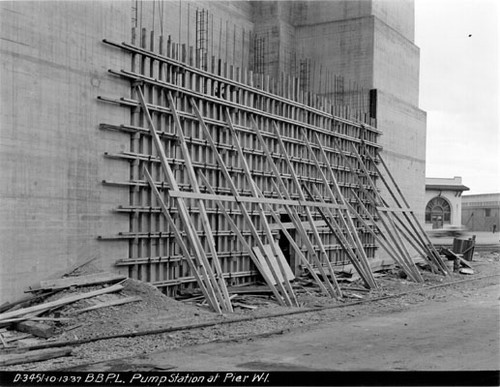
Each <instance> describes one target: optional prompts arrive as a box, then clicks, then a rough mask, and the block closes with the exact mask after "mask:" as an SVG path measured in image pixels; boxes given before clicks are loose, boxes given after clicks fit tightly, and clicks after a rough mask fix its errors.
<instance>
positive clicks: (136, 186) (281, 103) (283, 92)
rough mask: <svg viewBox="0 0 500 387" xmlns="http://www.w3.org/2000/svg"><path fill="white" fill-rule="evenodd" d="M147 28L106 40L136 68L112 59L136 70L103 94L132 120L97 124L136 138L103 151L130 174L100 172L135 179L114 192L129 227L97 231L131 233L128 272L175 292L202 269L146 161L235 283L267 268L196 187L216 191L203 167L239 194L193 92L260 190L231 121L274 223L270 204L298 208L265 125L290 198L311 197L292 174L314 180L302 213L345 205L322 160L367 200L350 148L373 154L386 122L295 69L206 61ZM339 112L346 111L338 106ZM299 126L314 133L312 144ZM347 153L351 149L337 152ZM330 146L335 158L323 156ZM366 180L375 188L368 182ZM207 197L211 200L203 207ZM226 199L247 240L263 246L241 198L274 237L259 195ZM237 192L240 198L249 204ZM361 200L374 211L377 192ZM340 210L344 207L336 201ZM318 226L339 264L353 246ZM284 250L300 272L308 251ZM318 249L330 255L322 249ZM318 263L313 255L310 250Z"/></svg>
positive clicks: (232, 159) (242, 183) (221, 191)
mask: <svg viewBox="0 0 500 387" xmlns="http://www.w3.org/2000/svg"><path fill="white" fill-rule="evenodd" d="M146 36H147V34H146V31H144V30H143V31H142V34H141V39H140V42H139V43H137V44H126V43H115V42H110V41H107V40H104V43H106V44H108V45H110V46H112V47H114V48H119V49H121V50H123V51H125V52H127V53H129V54H130V56H131V66H130V69H110V70H109V72H110V74H112V75H114V76H117V77H119V78H121V79H124V80H127V81H129V82H130V84H131V94H130V95H129V96H114V97H103V96H101V97H99V99H101V100H103V101H106V102H112V103H116V104H119V105H121V106H123V107H126V108H128V109H130V122H129V123H102V124H101V129H103V130H119V131H124V132H127V133H130V149H128V150H126V151H122V152H119V153H116V152H112V150H110V152H108V153H106V157H110V158H115V159H120V160H123V161H125V162H129V163H130V179H129V180H128V181H109V180H106V181H104V184H107V185H113V186H116V187H122V189H127V188H128V189H129V192H130V200H129V203H117V208H116V211H118V212H122V213H128V214H129V216H130V228H129V230H123V232H122V233H120V234H119V235H105V236H101V239H103V240H106V239H123V240H127V241H128V243H129V255H128V257H123V258H121V259H118V261H117V262H116V264H117V265H119V266H125V267H127V268H128V274H129V276H130V277H131V278H136V279H140V280H142V281H147V282H150V283H152V284H154V285H155V286H157V287H160V288H163V289H164V291H165V292H166V293H167V294H174V293H175V292H176V291H177V290H178V289H179V288H180V287H189V286H195V285H196V278H195V276H193V273H192V271H191V268H190V266H189V264H188V262H187V261H186V257H185V255H184V254H183V252H182V251H181V249H180V247H179V244H178V243H176V239H175V234H174V230H172V228H171V227H170V225H169V223H168V222H167V221H166V219H165V217H164V216H163V215H162V210H161V208H160V204H159V202H158V200H157V198H156V197H155V194H154V192H153V190H152V189H151V186H150V184H148V181H147V180H146V177H145V175H144V168H146V169H147V171H149V173H150V175H151V178H152V181H153V182H154V185H155V187H156V188H157V190H158V191H159V192H160V194H161V195H162V196H163V200H164V202H165V204H166V206H167V207H168V211H169V213H170V214H171V216H172V219H173V221H174V223H175V226H176V227H177V228H178V230H179V232H180V234H181V236H183V237H186V230H185V227H184V226H183V223H182V222H181V220H180V216H179V212H180V211H181V210H182V209H180V208H179V207H178V203H179V201H178V200H177V198H176V196H175V195H177V197H178V196H179V195H181V196H182V200H184V203H185V204H186V207H187V209H188V211H189V216H190V218H191V222H192V225H193V227H194V229H195V230H196V233H197V235H198V237H199V239H200V241H201V243H202V245H203V247H204V250H205V252H206V254H207V258H208V259H209V260H213V253H215V252H216V255H217V261H218V263H219V264H220V267H221V269H222V272H223V276H224V278H225V279H226V282H227V283H228V284H229V285H237V284H243V283H247V282H251V281H254V280H255V279H257V278H259V273H258V271H257V270H256V268H255V266H254V264H253V263H252V261H251V259H250V257H249V254H248V252H247V251H246V250H245V249H244V248H243V247H242V244H241V241H240V240H238V239H237V238H236V237H235V233H234V231H233V230H232V229H231V227H230V226H229V224H228V222H227V218H226V217H225V216H224V214H223V213H222V212H221V210H220V208H219V207H218V206H217V204H216V202H215V201H214V200H208V199H206V197H205V199H203V200H200V198H199V197H197V196H196V195H195V193H196V190H195V188H196V185H198V186H199V188H200V191H201V192H202V193H207V192H208V190H207V185H206V184H203V181H202V179H201V178H200V176H199V174H200V173H201V174H203V175H204V176H205V177H206V179H207V181H208V182H209V184H210V186H211V187H212V188H213V190H214V194H215V195H232V197H233V199H234V194H233V193H232V191H231V186H230V183H229V182H228V181H227V178H226V177H225V176H224V173H223V171H222V169H221V165H220V162H218V161H217V159H216V154H215V152H214V150H213V148H212V147H211V146H210V144H209V141H208V139H207V136H206V134H205V133H204V131H203V130H202V127H201V123H200V119H199V117H197V116H196V114H195V111H194V109H193V106H192V104H193V103H195V104H196V107H197V108H198V110H199V113H200V115H201V117H202V120H203V121H204V124H205V125H206V128H207V129H208V132H209V135H210V137H211V138H212V139H213V141H214V142H215V146H216V148H217V151H218V154H219V155H220V156H221V158H222V160H223V163H224V164H225V166H227V170H228V172H229V174H230V176H231V181H232V183H234V185H235V187H236V189H237V191H238V195H240V196H241V197H242V198H243V199H244V198H250V197H255V195H254V193H252V192H253V191H252V186H251V185H250V184H251V183H249V180H248V178H247V177H246V175H245V170H244V168H243V166H242V160H241V158H240V157H239V154H238V152H237V149H236V147H235V143H234V139H233V138H232V134H231V132H230V130H229V129H230V128H229V121H231V122H232V124H233V127H234V129H235V132H236V134H237V138H238V140H239V143H240V144H241V148H242V152H243V154H244V157H245V160H246V163H247V164H248V167H249V169H250V172H251V176H252V178H253V181H254V182H255V184H256V186H257V187H258V190H259V191H261V192H262V194H263V196H264V197H265V198H268V199H273V200H275V201H274V202H273V201H272V200H270V201H269V203H271V204H270V207H265V208H264V213H265V217H266V219H267V222H268V223H269V224H270V225H271V226H273V225H276V219H275V218H273V217H272V216H271V215H272V214H271V209H270V208H272V211H275V212H276V213H278V214H280V217H281V221H282V222H284V223H286V222H290V219H289V217H288V215H287V213H286V209H285V206H284V205H283V203H280V202H279V200H278V199H280V198H281V195H282V194H284V192H278V190H277V188H276V187H277V186H276V182H277V179H276V175H275V173H273V170H272V168H270V165H269V160H268V158H266V153H265V150H264V147H263V145H262V143H261V142H260V141H259V138H258V136H257V132H258V133H259V134H260V135H261V136H262V137H263V141H264V142H265V144H266V146H267V148H268V149H269V151H270V152H271V154H272V159H273V160H274V163H275V165H276V166H277V168H278V169H279V171H280V175H281V178H282V179H283V182H284V184H285V185H286V187H287V194H288V195H289V200H290V201H295V202H297V203H298V201H300V200H302V201H303V200H304V199H303V198H301V197H300V192H299V191H298V189H297V186H296V185H295V184H294V179H293V177H294V176H293V175H295V176H296V177H297V179H298V181H299V182H300V184H302V185H303V186H304V187H305V188H306V189H307V192H312V195H313V197H312V198H311V197H309V198H308V199H306V200H308V201H309V205H305V206H304V205H303V206H300V205H295V206H294V208H295V209H296V210H297V211H298V213H299V215H300V217H301V219H302V220H304V221H305V220H307V219H306V212H305V211H306V208H307V209H308V211H310V212H311V214H312V217H313V218H314V219H315V220H318V221H320V220H321V219H322V217H321V213H320V212H319V211H318V208H317V207H316V206H314V205H311V204H310V203H311V202H315V203H320V202H321V201H322V200H324V201H325V203H326V204H324V205H328V203H330V207H329V208H328V209H329V210H332V211H333V212H335V211H339V210H338V209H337V208H336V207H335V206H334V205H333V202H332V198H331V197H330V196H329V194H328V189H327V187H325V185H324V183H323V182H324V178H323V179H322V177H321V173H320V171H319V170H318V167H317V165H318V163H319V165H320V167H321V171H322V172H323V174H324V176H326V177H327V178H328V176H329V174H328V172H329V168H331V169H332V170H333V171H334V174H335V176H336V179H337V182H338V186H339V189H340V192H341V194H342V196H343V197H344V198H345V199H346V200H347V201H348V202H350V203H351V204H352V205H353V207H354V208H357V207H358V206H359V203H358V202H357V200H356V199H355V196H354V195H353V192H354V193H355V192H358V190H359V189H360V187H359V184H360V180H359V179H360V177H359V176H354V175H353V172H352V171H351V170H350V169H349V167H348V165H347V164H346V161H345V160H346V159H347V160H350V161H351V162H352V164H353V165H357V163H358V161H357V159H356V157H355V155H354V154H353V152H352V148H351V144H353V145H354V146H355V147H356V148H357V149H359V148H360V147H361V145H362V146H363V147H364V149H367V150H368V151H369V152H370V153H372V154H376V150H377V149H378V148H379V146H378V145H377V143H376V141H377V136H378V134H379V131H378V130H377V129H376V128H375V127H374V126H372V125H370V123H372V122H359V121H354V120H351V119H349V118H346V117H345V116H346V115H347V113H348V109H341V108H339V107H338V106H335V105H333V104H332V103H331V102H330V101H327V100H326V99H324V98H319V97H316V96H314V95H312V94H310V93H306V92H304V91H302V90H301V89H300V87H299V82H298V80H297V79H292V78H288V77H284V76H283V77H281V79H280V80H272V79H270V78H269V77H266V76H263V75H261V74H258V75H256V74H252V73H251V72H249V71H246V70H242V69H240V68H237V67H234V66H230V65H227V64H223V63H222V62H221V61H220V60H215V59H214V58H212V60H211V61H209V63H208V70H202V69H200V68H197V67H195V66H193V63H196V60H195V58H194V56H193V52H192V50H189V49H188V48H186V47H185V46H183V45H178V44H173V43H172V42H171V41H170V38H169V39H168V40H165V39H163V37H160V38H159V41H158V45H157V46H155V44H153V42H154V38H153V35H152V34H151V37H150V39H149V41H150V42H149V43H148V42H147V39H146ZM110 49H112V48H110ZM139 93H142V95H143V96H144V100H145V104H146V110H147V112H148V113H149V114H150V116H151V120H152V125H150V124H149V123H148V120H147V116H146V112H145V109H144V106H142V107H141V102H140V96H139ZM169 96H170V98H171V100H170V101H169ZM193 101H194V102H193ZM172 104H173V106H172ZM174 113H176V114H177V115H178V119H179V124H180V126H181V127H182V133H183V137H184V141H185V145H186V147H187V150H188V152H189V159H190V160H187V158H186V157H185V155H184V154H183V151H182V141H181V140H182V139H181V138H180V137H179V134H180V133H179V130H178V129H177V126H176V123H175V117H174ZM342 113H344V114H343V115H344V117H343V116H341V114H342ZM228 115H229V116H228ZM151 126H153V128H154V129H155V130H156V132H157V133H158V136H159V138H160V141H161V143H162V145H163V148H164V151H165V155H166V157H167V159H168V163H169V165H170V167H171V169H172V172H173V175H174V177H175V181H176V184H177V185H178V189H179V191H175V192H174V191H173V190H172V187H171V186H170V185H169V184H168V182H167V180H166V179H165V176H164V172H163V171H162V164H161V160H160V157H159V156H160V155H159V154H158V149H157V148H156V147H155V144H154V141H153V139H152V136H151V132H150V129H151ZM275 130H277V131H278V133H279V136H277V135H276V133H275ZM303 136H305V138H306V139H307V144H306V141H305V138H304V137H303ZM278 137H280V138H281V139H282V141H283V144H284V148H285V150H286V154H287V155H288V156H289V161H290V163H288V164H287V160H286V159H285V153H284V152H283V150H282V148H280V144H279V141H278V139H279V138H278ZM318 141H319V143H318ZM309 143H310V146H311V147H312V151H313V152H314V153H315V156H316V158H317V161H316V162H315V161H314V160H313V157H311V154H310V149H308V144H309ZM319 144H321V146H320V145H319ZM341 153H342V155H343V156H345V157H341V156H342V155H341ZM323 155H326V157H327V158H328V162H327V163H326V162H325V159H324V156H323ZM189 161H191V162H192V167H193V169H194V171H196V173H198V175H197V176H198V177H197V181H196V182H193V181H192V177H190V175H189V174H188V173H187V169H188V165H187V162H189ZM364 161H365V164H366V166H367V168H368V169H369V170H370V173H373V177H374V178H375V177H376V174H375V172H374V165H373V161H372V160H369V159H365V160H364ZM291 167H293V171H292V170H291ZM193 183H195V184H193ZM365 189H368V190H370V189H373V188H371V187H369V186H366V187H365ZM176 192H177V193H176ZM172 195H173V196H172ZM189 195H191V196H190V197H189ZM174 199H175V200H174ZM202 202H203V207H204V209H201V208H200V206H201V204H200V203H202ZM223 203H224V206H225V208H226V210H227V211H228V213H229V215H230V216H231V218H232V219H233V221H234V222H235V223H236V225H237V227H238V229H239V230H240V231H241V233H242V235H243V236H244V238H245V239H246V240H247V242H248V244H249V245H250V246H255V245H256V241H255V236H254V235H253V234H252V233H251V231H250V230H249V227H248V224H247V223H246V222H245V220H244V217H243V213H242V210H243V211H244V210H245V209H246V211H248V214H249V216H250V218H251V220H252V223H253V224H254V225H255V228H256V229H257V232H258V234H259V237H260V238H261V240H262V241H263V242H264V243H266V244H269V243H270V242H271V241H270V240H269V239H270V238H269V234H268V233H267V234H266V229H265V228H264V225H263V219H262V217H261V215H260V214H259V209H258V204H257V203H256V202H255V200H254V201H252V200H251V199H248V201H245V202H243V201H238V200H225V201H223ZM241 203H244V209H242V207H241V205H242V204H241ZM267 205H268V204H266V206H267ZM318 205H319V204H318ZM364 205H365V207H366V208H367V209H368V211H370V212H371V213H372V214H373V215H374V216H375V214H376V209H375V208H374V206H373V205H372V204H371V203H370V202H366V203H364ZM266 208H267V209H266ZM203 212H206V214H207V216H208V221H209V226H210V230H211V233H212V235H213V244H214V246H213V247H214V248H212V246H211V242H210V240H211V236H210V235H208V233H207V232H206V228H204V226H203V216H202V215H203ZM337 216H341V215H338V212H337ZM347 216H349V215H347ZM353 218H354V219H353V222H354V224H355V227H356V231H357V234H358V235H359V238H360V240H361V243H362V245H363V249H364V252H365V253H366V256H368V258H371V257H373V256H374V255H375V250H376V247H375V243H374V239H373V236H372V235H371V234H370V233H368V232H367V231H366V230H365V229H364V228H363V227H362V225H360V224H359V223H358V220H357V219H356V218H355V217H354V216H353ZM271 229H272V234H273V235H272V236H273V238H276V239H279V237H280V228H279V227H271ZM307 232H308V237H310V235H311V233H312V230H311V229H308V230H307ZM317 232H318V234H319V235H320V237H321V243H316V242H315V240H314V238H312V237H311V238H310V240H311V241H312V242H313V245H314V249H315V250H317V251H319V250H320V247H321V248H324V251H325V252H326V254H327V256H328V261H329V262H330V263H331V264H333V265H343V264H347V263H350V261H349V257H348V254H347V253H346V251H345V249H344V248H343V247H342V244H341V243H340V242H339V240H338V239H337V237H336V236H335V234H334V233H332V231H331V229H330V228H328V227H325V226H324V225H323V226H320V227H318V229H317ZM291 233H292V234H293V235H294V237H295V238H296V241H297V245H298V246H300V248H301V249H303V250H304V254H305V255H306V256H307V257H308V258H310V254H309V253H308V252H307V249H306V248H305V245H306V243H305V241H304V240H303V239H304V238H303V237H301V235H300V234H299V233H295V232H294V230H293V229H291ZM281 238H283V236H282V235H281ZM321 245H322V246H321ZM288 258H289V259H290V264H291V266H292V268H293V269H294V270H295V271H296V272H297V271H298V270H300V266H301V264H300V261H299V260H297V259H295V257H294V253H293V251H292V252H291V254H290V256H289V257H288ZM322 259H323V261H322V262H323V264H325V263H326V262H324V257H322ZM212 263H213V262H212ZM311 263H313V264H314V262H313V261H311Z"/></svg>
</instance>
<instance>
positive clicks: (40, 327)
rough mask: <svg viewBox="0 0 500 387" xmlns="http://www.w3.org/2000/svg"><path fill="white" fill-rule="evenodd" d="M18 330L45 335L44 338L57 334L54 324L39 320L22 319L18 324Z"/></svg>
mask: <svg viewBox="0 0 500 387" xmlns="http://www.w3.org/2000/svg"><path fill="white" fill-rule="evenodd" d="M16 330H17V331H19V332H24V333H29V334H31V335H33V336H36V337H43V338H44V339H47V338H49V337H52V336H54V335H55V332H54V327H53V326H52V325H49V324H45V323H43V322H37V321H21V322H19V323H17V324H16Z"/></svg>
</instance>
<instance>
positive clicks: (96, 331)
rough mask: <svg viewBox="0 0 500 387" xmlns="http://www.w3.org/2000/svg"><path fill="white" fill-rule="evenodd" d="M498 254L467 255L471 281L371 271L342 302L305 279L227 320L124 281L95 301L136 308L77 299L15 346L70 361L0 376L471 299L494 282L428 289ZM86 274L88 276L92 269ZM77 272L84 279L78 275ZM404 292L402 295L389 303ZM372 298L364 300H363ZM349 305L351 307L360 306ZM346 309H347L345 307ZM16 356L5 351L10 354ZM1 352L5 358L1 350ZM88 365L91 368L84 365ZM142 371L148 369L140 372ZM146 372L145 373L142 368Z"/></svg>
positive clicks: (492, 261)
mask: <svg viewBox="0 0 500 387" xmlns="http://www.w3.org/2000/svg"><path fill="white" fill-rule="evenodd" d="M499 260H500V254H499V253H498V252H479V253H476V254H475V256H474V261H473V262H472V266H473V268H474V274H473V275H463V274H459V273H454V274H452V275H451V276H448V277H443V276H440V275H436V274H432V273H430V272H428V271H425V270H423V271H422V274H423V276H424V278H425V280H426V281H425V283H424V284H416V283H413V282H410V281H408V280H406V279H404V278H401V275H400V273H399V271H398V270H395V269H393V270H388V271H384V272H378V273H376V280H377V283H378V285H379V289H377V290H372V291H370V292H367V291H364V290H363V288H362V286H361V283H360V282H359V280H358V281H354V282H341V286H342V288H343V289H345V290H344V293H345V300H343V302H341V301H337V300H334V299H331V298H328V297H325V296H323V295H322V294H321V293H320V292H319V290H318V288H317V287H316V286H314V284H313V283H312V281H307V280H301V281H298V282H297V283H296V285H295V290H296V294H297V298H298V300H299V303H300V305H301V307H300V308H288V307H282V306H279V305H278V304H277V303H276V302H274V301H273V300H272V299H271V298H270V297H269V296H266V295H258V296H256V295H254V296H245V297H242V298H241V302H243V303H244V304H246V305H251V306H253V307H256V309H247V308H240V307H238V308H235V312H234V313H232V314H228V315H216V314H214V313H212V312H211V311H209V310H208V309H207V307H206V306H203V305H201V304H200V303H199V300H198V301H194V302H183V301H176V300H174V299H172V298H169V297H166V296H164V295H163V294H162V293H161V292H159V291H158V290H157V289H156V288H154V287H152V286H150V285H147V284H144V283H140V282H138V281H134V280H127V281H125V283H124V286H125V288H124V289H123V290H122V291H121V292H120V293H117V294H107V295H102V296H99V298H100V299H101V301H103V302H104V301H110V300H112V299H115V298H119V297H124V296H137V295H139V296H141V298H142V301H141V302H135V303H131V304H125V305H120V306H114V307H107V308H102V309H98V310H95V311H89V312H85V313H81V314H76V313H75V312H76V311H77V310H78V309H82V308H84V307H87V306H90V305H91V303H90V301H89V300H81V301H79V302H77V303H73V304H70V305H68V306H65V307H64V308H61V309H59V310H57V311H56V312H54V313H56V314H54V316H57V317H65V318H69V320H64V321H61V322H58V323H57V324H56V331H57V332H58V334H57V335H56V336H54V337H52V338H50V339H36V340H35V339H33V338H27V339H23V340H19V344H18V345H21V346H22V345H24V346H25V347H30V346H33V345H37V344H41V343H52V342H65V343H69V344H70V345H71V346H73V351H72V354H71V356H67V357H61V358H56V359H52V360H47V361H42V362H37V363H25V364H22V365H15V366H8V367H4V368H2V370H12V371H17V370H26V371H28V370H31V371H35V370H37V371H38V370H40V371H44V370H64V369H78V367H80V366H82V365H85V364H91V363H98V362H106V361H110V360H113V359H119V358H123V357H129V356H137V357H138V358H139V357H141V356H142V357H144V356H146V355H148V354H151V353H155V352H161V351H165V350H171V349H176V348H181V347H189V346H193V345H199V344H204V343H210V342H219V341H228V340H229V341H231V340H242V339H248V338H252V337H263V336H271V337H272V336H275V335H279V334H280V333H282V332H285V331H287V330H290V329H297V328H307V327H308V326H313V325H317V324H321V323H325V322H332V323H333V322H335V323H342V321H345V320H348V319H352V318H353V317H359V318H360V319H361V320H362V319H363V316H370V317H373V316H387V315H390V314H391V313H395V312H401V311H405V310H409V309H411V308H414V307H415V305H417V304H418V305H421V304H425V303H429V302H435V301H441V300H442V301H443V302H446V300H448V299H453V297H454V295H456V294H460V295H464V294H467V292H470V293H471V294H472V293H474V292H475V291H476V289H477V288H480V287H484V286H488V285H492V284H497V283H498V277H492V278H489V279H484V280H479V281H472V282H464V283H460V284H456V285H452V286H444V287H435V285H440V284H444V283H447V282H454V281H461V280H465V279H470V278H474V277H484V276H491V275H494V274H497V275H498V274H499V273H500V265H499ZM86 270H90V271H92V268H87V269H86ZM82 274H84V273H82ZM100 287H101V286H87V287H85V288H77V289H68V290H64V291H61V292H58V293H56V294H54V295H53V296H52V297H51V298H49V299H46V300H44V301H45V302H46V301H52V300H55V299H59V298H62V297H65V296H68V295H70V294H74V293H75V292H80V293H81V292H83V291H91V290H95V289H97V288H100ZM405 292H410V293H408V294H406V295H404V296H398V297H389V298H385V299H383V300H378V301H377V299H378V298H381V297H384V296H392V295H398V294H400V293H405ZM367 300H372V301H371V302H365V301H367ZM360 301H361V303H358V304H356V305H350V304H351V303H352V304H355V303H356V302H360ZM349 305H350V306H349ZM315 308H317V311H309V312H307V313H296V314H289V315H283V316H276V317H266V318H259V317H262V316H271V315H275V314H279V313H287V312H298V311H301V310H309V309H315ZM249 317H255V318H256V319H254V320H251V321H242V322H234V323H230V324H220V323H224V322H227V321H229V320H231V321H232V320H237V319H240V318H249ZM205 322H208V323H209V322H213V323H214V324H215V325H213V326H208V327H204V328H197V329H188V330H178V331H173V332H164V333H157V334H151V335H143V336H138V337H120V338H113V339H106V340H98V341H94V342H89V343H84V344H80V345H73V344H71V343H72V342H74V341H76V340H82V339H91V338H95V337H103V336H108V335H117V334H125V333H130V334H133V333H134V332H142V331H149V330H157V329H167V328H172V327H179V326H185V325H191V324H197V323H205ZM13 351H15V350H12V349H9V352H13ZM1 352H4V353H6V352H7V350H5V349H4V350H2V351H0V354H1ZM90 367H91V366H90ZM146 368H147V367H146ZM149 369H150V368H149Z"/></svg>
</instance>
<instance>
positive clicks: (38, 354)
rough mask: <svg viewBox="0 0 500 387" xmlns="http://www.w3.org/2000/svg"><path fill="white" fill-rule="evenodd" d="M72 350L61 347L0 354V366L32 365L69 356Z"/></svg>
mask: <svg viewBox="0 0 500 387" xmlns="http://www.w3.org/2000/svg"><path fill="white" fill-rule="evenodd" d="M72 350H73V349H72V348H71V347H63V348H49V349H40V350H35V351H25V352H23V353H9V354H0V366H8V365H16V364H25V363H33V362H38V361H44V360H49V359H54V358H56V357H62V356H70V355H71V351H72Z"/></svg>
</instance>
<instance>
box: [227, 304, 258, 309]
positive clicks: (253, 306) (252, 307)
mask: <svg viewBox="0 0 500 387" xmlns="http://www.w3.org/2000/svg"><path fill="white" fill-rule="evenodd" d="M233 306H239V307H240V308H245V309H251V310H255V309H257V307H256V306H255V305H247V304H243V303H242V302H233Z"/></svg>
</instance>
